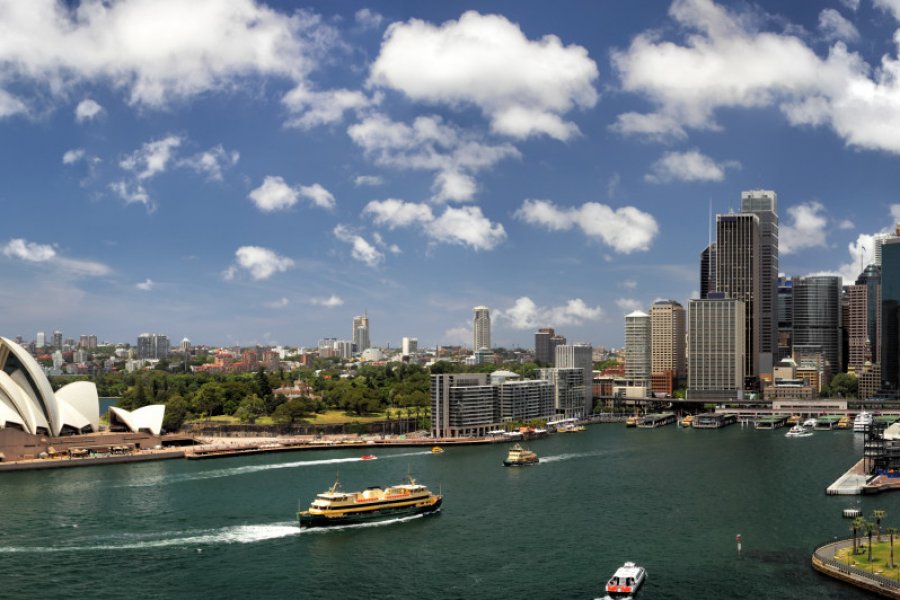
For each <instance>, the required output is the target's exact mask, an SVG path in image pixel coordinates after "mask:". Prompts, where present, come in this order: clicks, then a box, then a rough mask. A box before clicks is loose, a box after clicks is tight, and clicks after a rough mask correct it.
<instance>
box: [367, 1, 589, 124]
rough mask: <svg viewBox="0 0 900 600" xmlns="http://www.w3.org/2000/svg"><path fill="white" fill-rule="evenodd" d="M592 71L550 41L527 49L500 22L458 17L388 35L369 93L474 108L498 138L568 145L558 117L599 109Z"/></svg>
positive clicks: (576, 49) (574, 50)
mask: <svg viewBox="0 0 900 600" xmlns="http://www.w3.org/2000/svg"><path fill="white" fill-rule="evenodd" d="M597 77H598V70H597V65H596V64H595V63H594V61H593V60H591V58H590V57H589V56H588V53H587V50H586V49H585V48H584V47H582V46H577V45H574V44H573V45H569V46H564V45H563V43H562V41H561V40H560V39H559V38H558V37H556V36H554V35H546V36H544V37H543V38H541V39H540V40H536V41H531V40H529V39H528V38H526V37H525V35H524V34H523V33H522V30H521V29H520V28H519V26H518V25H517V24H515V23H512V22H510V21H509V20H508V19H506V18H505V17H503V16H501V15H481V14H479V13H477V12H475V11H468V12H466V13H464V14H463V15H462V16H461V17H460V18H459V20H458V21H447V22H445V23H443V24H442V25H440V26H435V25H432V24H430V23H426V22H425V21H422V20H419V19H411V20H409V21H407V22H406V23H394V24H392V25H391V26H390V27H388V30H387V32H385V35H384V42H383V43H382V46H381V52H380V53H379V55H378V58H377V59H376V60H375V62H374V63H373V64H372V69H371V75H370V77H369V83H370V85H375V86H383V87H388V88H392V89H395V90H398V91H401V92H403V93H404V94H406V95H407V96H408V97H409V98H411V99H413V100H415V101H420V102H426V103H431V104H443V105H448V106H451V107H457V106H460V105H467V104H468V105H474V106H477V107H478V108H480V109H481V111H482V112H483V113H484V114H485V115H486V116H487V117H488V119H489V120H490V122H491V128H492V130H493V131H495V132H497V133H501V134H504V135H509V136H512V137H515V138H520V139H521V138H527V137H529V136H532V135H540V134H545V135H549V136H551V137H554V138H556V139H559V140H567V139H570V138H571V137H572V136H574V135H577V134H578V127H577V126H576V125H575V124H574V123H571V122H567V121H564V120H563V118H562V115H564V114H566V113H567V112H569V111H570V110H572V109H574V108H591V107H593V106H594V105H595V104H596V103H597V97H598V96H597V92H596V90H595V89H594V81H595V80H596V79H597Z"/></svg>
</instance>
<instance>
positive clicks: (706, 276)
mask: <svg viewBox="0 0 900 600" xmlns="http://www.w3.org/2000/svg"><path fill="white" fill-rule="evenodd" d="M714 291H716V243H715V242H712V243H711V244H710V245H708V246H707V247H706V248H704V249H703V252H701V253H700V299H701V300H702V299H705V298H706V297H707V296H709V293H710V292H714Z"/></svg>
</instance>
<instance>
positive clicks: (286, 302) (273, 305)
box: [263, 297, 291, 310]
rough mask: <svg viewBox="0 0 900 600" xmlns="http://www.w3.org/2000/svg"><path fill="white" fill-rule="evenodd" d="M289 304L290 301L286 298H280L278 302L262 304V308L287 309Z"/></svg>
mask: <svg viewBox="0 0 900 600" xmlns="http://www.w3.org/2000/svg"><path fill="white" fill-rule="evenodd" d="M290 303H291V301H290V300H288V299H287V298H284V297H281V298H279V299H278V300H272V301H271V302H264V303H263V306H265V307H266V308H272V309H276V310H277V309H280V308H287V307H288V305H289V304H290Z"/></svg>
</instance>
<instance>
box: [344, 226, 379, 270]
mask: <svg viewBox="0 0 900 600" xmlns="http://www.w3.org/2000/svg"><path fill="white" fill-rule="evenodd" d="M333 233H334V237H336V238H337V239H339V240H340V241H342V242H346V243H348V244H350V246H351V248H352V249H351V251H350V254H351V256H353V258H355V259H356V260H358V261H360V262H362V263H365V264H366V265H367V266H369V267H377V266H378V265H379V264H380V263H381V262H382V261H383V260H384V253H382V252H381V251H380V250H379V249H378V248H376V247H375V246H374V245H373V244H371V243H370V242H368V241H367V240H366V239H365V238H364V237H362V236H361V235H359V234H357V233H354V232H353V230H351V229H350V228H349V227H347V226H346V225H337V226H336V227H335V228H334V230H333Z"/></svg>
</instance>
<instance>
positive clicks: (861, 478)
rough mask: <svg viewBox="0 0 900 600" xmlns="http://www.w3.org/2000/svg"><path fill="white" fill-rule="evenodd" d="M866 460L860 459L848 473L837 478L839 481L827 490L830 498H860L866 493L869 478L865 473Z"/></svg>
mask: <svg viewBox="0 0 900 600" xmlns="http://www.w3.org/2000/svg"><path fill="white" fill-rule="evenodd" d="M864 465H865V459H862V458H861V459H860V460H859V462H857V463H856V464H855V465H853V466H852V467H850V468H849V469H848V470H847V472H846V473H844V474H843V475H841V476H840V477H838V478H837V481H835V482H834V483H832V484H831V485H829V486H828V487H827V488H826V489H825V493H826V494H828V495H829V496H858V495H859V494H862V493H864V492H863V489H864V488H865V487H866V483H867V480H868V478H869V476H868V475H866V471H865V466H864Z"/></svg>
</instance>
